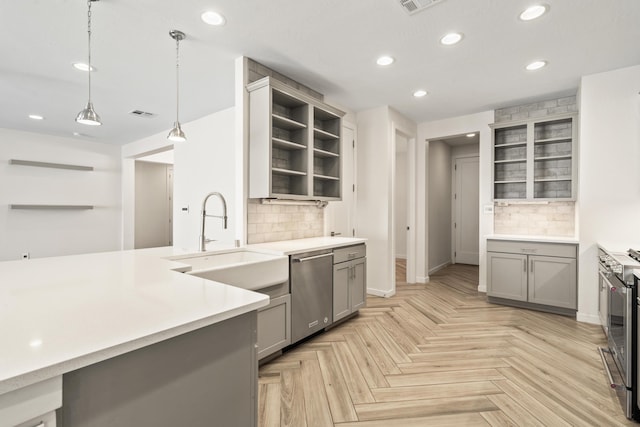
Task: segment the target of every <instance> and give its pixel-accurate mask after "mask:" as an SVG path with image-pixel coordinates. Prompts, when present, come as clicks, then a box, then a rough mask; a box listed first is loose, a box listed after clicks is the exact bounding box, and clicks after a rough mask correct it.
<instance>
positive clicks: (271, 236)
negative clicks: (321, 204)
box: [247, 199, 324, 244]
mask: <svg viewBox="0 0 640 427" xmlns="http://www.w3.org/2000/svg"><path fill="white" fill-rule="evenodd" d="M247 213H248V215H247V222H248V224H247V242H248V243H249V244H253V243H265V242H277V241H280V240H292V239H304V238H307V237H319V236H322V235H323V232H324V209H321V208H318V207H316V206H309V205H270V204H264V205H263V204H261V203H260V201H259V200H257V199H250V200H249V204H248V208H247Z"/></svg>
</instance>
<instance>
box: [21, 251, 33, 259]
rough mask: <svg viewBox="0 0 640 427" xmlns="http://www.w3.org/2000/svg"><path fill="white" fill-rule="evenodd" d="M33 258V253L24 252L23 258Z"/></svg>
mask: <svg viewBox="0 0 640 427" xmlns="http://www.w3.org/2000/svg"><path fill="white" fill-rule="evenodd" d="M29 258H31V254H29V252H25V253H23V254H22V259H29Z"/></svg>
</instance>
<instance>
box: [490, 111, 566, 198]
mask: <svg viewBox="0 0 640 427" xmlns="http://www.w3.org/2000/svg"><path fill="white" fill-rule="evenodd" d="M576 120H577V115H576V114H563V115H558V116H553V117H545V118H540V119H531V120H527V121H519V122H509V123H499V124H494V125H492V127H493V150H492V151H493V199H494V200H529V201H530V200H575V185H576V162H575V153H576V143H577V123H576Z"/></svg>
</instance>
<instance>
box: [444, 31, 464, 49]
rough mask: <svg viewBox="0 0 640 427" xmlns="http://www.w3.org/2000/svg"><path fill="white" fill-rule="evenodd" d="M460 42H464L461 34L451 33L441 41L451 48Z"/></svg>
mask: <svg viewBox="0 0 640 427" xmlns="http://www.w3.org/2000/svg"><path fill="white" fill-rule="evenodd" d="M460 40H462V34H461V33H449V34H447V35H445V36H444V37H442V38H441V39H440V43H442V44H444V45H447V46H451V45H452V44H456V43H458V42H459V41H460Z"/></svg>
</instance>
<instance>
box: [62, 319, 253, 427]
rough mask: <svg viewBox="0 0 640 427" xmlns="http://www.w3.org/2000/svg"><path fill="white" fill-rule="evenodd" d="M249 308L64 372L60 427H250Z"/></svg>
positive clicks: (250, 328)
mask: <svg viewBox="0 0 640 427" xmlns="http://www.w3.org/2000/svg"><path fill="white" fill-rule="evenodd" d="M256 340H257V335H256V311H251V312H249V313H246V314H243V315H240V316H237V317H234V318H231V319H228V320H225V321H223V322H220V323H216V324H213V325H211V326H207V327H204V328H201V329H197V330H195V331H192V332H189V333H186V334H184V335H179V336H177V337H174V338H171V339H168V340H165V341H161V342H159V343H156V344H153V345H150V346H148V347H143V348H141V349H138V350H135V351H132V352H129V353H125V354H122V355H120V356H116V357H113V358H111V359H107V360H105V361H102V362H99V363H96V364H93V365H89V366H86V367H84V368H81V369H78V370H75V371H72V372H69V373H66V374H64V375H63V404H62V408H60V409H59V410H58V420H57V421H58V426H62V427H114V426H149V427H151V426H153V427H176V426H190V427H214V426H224V427H234V426H237V427H247V426H255V425H256V423H257V421H256V420H257V369H258V364H257V356H256V347H255V346H256V342H257V341H256Z"/></svg>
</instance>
